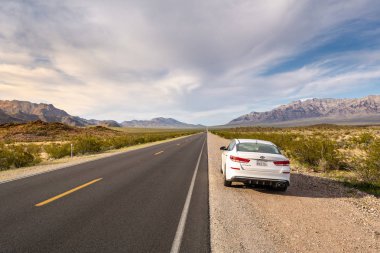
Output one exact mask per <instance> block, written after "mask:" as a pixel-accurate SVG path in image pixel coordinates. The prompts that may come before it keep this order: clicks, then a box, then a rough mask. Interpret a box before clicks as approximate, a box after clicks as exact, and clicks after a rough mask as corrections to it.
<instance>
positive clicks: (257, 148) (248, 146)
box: [236, 143, 281, 154]
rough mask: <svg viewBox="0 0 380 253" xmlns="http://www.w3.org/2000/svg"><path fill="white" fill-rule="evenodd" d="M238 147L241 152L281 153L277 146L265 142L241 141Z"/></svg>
mask: <svg viewBox="0 0 380 253" xmlns="http://www.w3.org/2000/svg"><path fill="white" fill-rule="evenodd" d="M236 149H237V151H241V152H257V153H268V154H281V153H280V150H278V148H277V147H276V146H274V145H270V144H264V143H239V144H238V145H237V147H236Z"/></svg>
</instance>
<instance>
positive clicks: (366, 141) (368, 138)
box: [351, 132, 375, 146]
mask: <svg viewBox="0 0 380 253" xmlns="http://www.w3.org/2000/svg"><path fill="white" fill-rule="evenodd" d="M374 140H375V137H374V136H373V135H372V134H370V133H367V132H365V133H362V134H360V135H359V136H357V137H352V138H351V142H352V143H354V144H357V145H364V146H368V145H370V144H371V143H372V142H373V141H374Z"/></svg>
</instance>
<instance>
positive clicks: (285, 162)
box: [273, 160, 290, 166]
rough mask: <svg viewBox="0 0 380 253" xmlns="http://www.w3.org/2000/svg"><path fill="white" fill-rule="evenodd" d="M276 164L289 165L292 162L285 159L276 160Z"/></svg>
mask: <svg viewBox="0 0 380 253" xmlns="http://www.w3.org/2000/svg"><path fill="white" fill-rule="evenodd" d="M273 163H274V165H277V166H289V164H290V162H289V161H288V160H285V161H274V162H273Z"/></svg>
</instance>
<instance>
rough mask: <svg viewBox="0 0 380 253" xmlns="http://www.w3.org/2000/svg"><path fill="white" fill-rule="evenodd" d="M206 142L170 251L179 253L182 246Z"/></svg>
mask: <svg viewBox="0 0 380 253" xmlns="http://www.w3.org/2000/svg"><path fill="white" fill-rule="evenodd" d="M205 143H206V140H204V142H203V145H202V149H201V152H200V154H199V157H198V162H197V165H196V166H195V170H194V174H193V178H192V179H191V184H190V188H189V191H188V192H187V196H186V201H185V205H184V206H183V209H182V214H181V218H180V220H179V223H178V227H177V231H176V233H175V237H174V241H173V244H172V248H171V250H170V253H178V252H179V250H180V248H181V243H182V237H183V233H184V232H185V225H186V219H187V214H188V213H189V207H190V201H191V196H192V195H193V190H194V184H195V178H196V177H197V173H198V168H199V163H200V161H201V157H202V153H203V148H204V146H205Z"/></svg>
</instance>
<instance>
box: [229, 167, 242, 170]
mask: <svg viewBox="0 0 380 253" xmlns="http://www.w3.org/2000/svg"><path fill="white" fill-rule="evenodd" d="M231 169H232V170H240V168H235V167H231Z"/></svg>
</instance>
